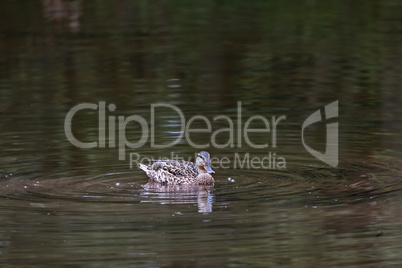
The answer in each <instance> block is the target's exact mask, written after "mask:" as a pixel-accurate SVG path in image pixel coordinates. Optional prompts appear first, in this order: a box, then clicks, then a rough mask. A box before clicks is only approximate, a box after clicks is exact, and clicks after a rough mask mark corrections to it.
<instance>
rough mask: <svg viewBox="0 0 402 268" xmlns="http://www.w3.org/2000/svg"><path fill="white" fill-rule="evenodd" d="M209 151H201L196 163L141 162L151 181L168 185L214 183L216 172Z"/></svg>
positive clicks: (171, 161)
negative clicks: (150, 163)
mask: <svg viewBox="0 0 402 268" xmlns="http://www.w3.org/2000/svg"><path fill="white" fill-rule="evenodd" d="M209 162H210V160H209V154H208V152H205V151H203V152H200V153H199V154H198V157H197V159H196V162H195V163H192V162H188V161H181V160H179V161H175V160H167V161H157V162H155V163H153V164H152V165H146V164H141V163H140V164H139V167H140V168H141V169H142V170H143V171H145V173H146V174H147V175H148V177H149V178H150V181H153V182H158V183H162V184H167V185H175V184H176V185H213V184H214V182H215V180H214V178H213V177H212V176H211V174H213V173H214V171H213V170H212V168H211V166H210V163H209Z"/></svg>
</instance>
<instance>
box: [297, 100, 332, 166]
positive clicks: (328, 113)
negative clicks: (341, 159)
mask: <svg viewBox="0 0 402 268" xmlns="http://www.w3.org/2000/svg"><path fill="white" fill-rule="evenodd" d="M324 114H325V115H324V116H325V119H324V120H329V119H331V118H335V117H338V101H335V102H332V103H330V104H328V105H326V106H325V111H324ZM322 120H323V119H322V117H321V112H320V110H317V111H315V112H314V113H313V114H311V115H310V116H309V117H308V118H307V119H306V120H305V121H304V123H303V126H302V142H303V146H304V148H306V150H307V151H308V152H309V153H310V154H312V155H313V156H314V157H316V158H317V159H319V160H321V161H322V162H324V163H327V164H328V165H330V166H332V167H336V166H338V123H327V140H326V147H325V153H321V152H319V151H316V150H314V149H312V148H311V147H309V146H308V145H307V144H306V143H305V142H304V129H305V128H306V127H308V126H310V125H312V124H314V123H317V122H320V121H322Z"/></svg>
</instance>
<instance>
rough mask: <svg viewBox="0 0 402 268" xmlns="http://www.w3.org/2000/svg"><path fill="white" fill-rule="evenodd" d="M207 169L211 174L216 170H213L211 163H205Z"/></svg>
mask: <svg viewBox="0 0 402 268" xmlns="http://www.w3.org/2000/svg"><path fill="white" fill-rule="evenodd" d="M205 169H206V170H207V172H208V173H210V174H214V173H215V171H213V170H212V168H211V166H210V164H209V163H208V164H206V165H205Z"/></svg>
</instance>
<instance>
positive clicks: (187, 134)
mask: <svg viewBox="0 0 402 268" xmlns="http://www.w3.org/2000/svg"><path fill="white" fill-rule="evenodd" d="M163 109H170V112H171V113H172V112H173V113H176V114H177V116H178V117H179V118H180V125H179V127H180V131H178V132H177V133H178V135H177V137H176V139H175V140H174V141H172V142H170V143H168V144H157V143H156V141H155V137H156V136H158V135H156V134H155V133H158V130H157V128H156V125H155V118H157V117H158V112H159V113H160V114H166V110H165V111H161V110H163ZM85 110H95V111H98V141H91V142H82V141H79V140H78V139H77V138H76V137H75V136H74V135H73V131H72V122H73V119H74V116H75V115H76V114H77V113H78V112H80V113H81V112H84V111H85ZM115 110H116V105H114V104H109V105H108V106H106V103H105V102H103V101H101V102H99V104H94V103H81V104H78V105H76V106H74V107H73V108H71V109H70V111H69V112H68V113H67V115H66V118H65V121H64V130H65V134H66V137H67V139H68V140H69V141H70V143H72V144H73V145H74V146H76V147H79V148H97V147H99V148H105V147H109V148H118V156H119V160H125V159H126V149H127V148H131V149H137V148H140V147H142V146H144V145H145V144H146V143H147V142H148V140H150V142H149V144H150V147H151V148H155V149H161V148H169V147H173V146H174V145H176V144H178V143H179V142H181V141H182V140H183V139H185V140H186V143H187V144H189V145H190V146H191V147H192V148H194V149H195V151H198V150H199V149H207V148H211V147H212V148H217V149H225V148H241V147H242V146H243V145H247V146H248V147H251V148H254V149H264V150H265V152H266V156H263V157H252V156H251V155H250V154H249V153H244V154H239V153H235V154H234V156H233V157H232V158H228V157H222V158H221V159H217V161H215V162H216V163H217V166H218V167H221V168H229V167H230V166H231V167H233V168H237V167H240V168H253V169H256V168H263V169H284V168H286V159H285V157H283V156H280V155H277V153H276V152H275V151H266V150H267V148H273V149H275V148H277V146H278V143H277V137H278V135H279V134H280V129H281V128H283V127H284V126H283V124H282V122H283V121H285V120H286V119H287V118H286V115H280V116H271V118H267V117H264V116H262V115H253V116H251V117H249V118H247V119H244V117H243V115H242V104H241V102H238V103H237V112H236V116H235V117H234V118H231V117H229V116H227V115H218V116H215V117H213V118H212V119H208V118H207V117H205V116H203V115H195V116H192V117H190V118H186V117H185V115H184V113H183V112H182V111H181V110H180V109H179V108H178V107H177V106H174V105H171V104H163V103H162V104H161V103H159V104H151V105H150V122H147V120H145V118H144V117H141V116H139V115H131V116H127V117H125V116H122V115H120V116H116V115H113V114H111V113H112V112H114V111H115ZM324 114H325V116H324V117H322V116H321V113H320V110H317V111H315V112H314V113H313V114H311V115H310V116H309V117H308V118H307V119H306V120H305V121H304V123H303V125H302V129H301V132H302V133H301V134H302V135H301V136H302V144H303V145H304V147H305V148H306V150H307V151H308V152H309V153H311V154H312V155H313V156H314V157H316V158H317V159H319V160H321V161H323V162H325V163H327V164H329V165H331V166H333V167H336V166H337V165H338V123H328V124H327V128H326V129H327V140H326V151H325V153H321V152H319V151H316V150H314V149H312V148H311V147H309V146H308V145H307V144H306V142H305V140H304V130H305V129H306V128H307V127H308V126H310V125H312V124H314V123H317V122H320V121H322V120H324V119H325V120H328V119H331V118H335V117H337V116H338V101H335V102H333V103H330V104H328V105H327V106H325V112H324ZM323 118H324V119H323ZM194 122H197V123H202V124H204V125H205V128H201V129H200V128H194V125H193V123H194ZM216 122H219V126H222V125H226V126H227V127H224V128H220V129H217V130H215V131H212V129H213V128H212V125H213V124H214V123H216ZM255 122H257V123H259V124H260V125H263V126H264V127H261V128H252V127H251V125H253V123H254V124H255ZM128 124H130V125H136V127H137V128H139V129H140V130H141V132H140V133H141V135H140V136H141V137H140V138H139V139H137V142H135V143H133V142H130V141H128V140H127V136H126V128H127V126H128ZM198 125H199V124H198ZM107 129H108V131H106V130H107ZM116 131H117V134H118V135H117V137H116V134H115V133H116ZM251 133H266V135H267V139H266V140H265V142H263V143H261V140H259V143H257V141H253V140H252V137H251V136H250V134H251ZM192 135H209V137H210V140H209V142H208V143H204V144H199V143H196V142H195V139H194V136H193V137H191V136H192ZM217 136H219V137H220V138H219V139H218V138H217ZM222 137H224V138H225V137H226V138H227V139H226V140H225V139H224V138H223V139H222ZM137 138H138V137H137ZM222 140H224V142H222ZM172 153H174V152H172ZM146 159H147V158H146V157H141V156H140V155H139V154H138V153H137V152H136V153H130V167H132V166H133V163H134V164H139V163H143V161H147V160H146ZM148 160H149V159H148ZM151 161H152V160H151ZM230 161H232V162H233V163H232V165H230V164H228V163H230ZM211 162H212V159H211Z"/></svg>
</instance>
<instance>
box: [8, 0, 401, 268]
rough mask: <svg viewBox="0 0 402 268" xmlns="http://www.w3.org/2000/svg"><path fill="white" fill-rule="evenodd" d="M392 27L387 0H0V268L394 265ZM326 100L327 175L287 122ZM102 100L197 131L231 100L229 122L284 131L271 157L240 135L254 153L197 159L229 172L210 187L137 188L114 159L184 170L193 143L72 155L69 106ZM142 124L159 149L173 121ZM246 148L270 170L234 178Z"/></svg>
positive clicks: (81, 124)
mask: <svg viewBox="0 0 402 268" xmlns="http://www.w3.org/2000/svg"><path fill="white" fill-rule="evenodd" d="M401 33H402V3H401V2H400V1H298V2H294V1H275V2H273V1H253V2H244V1H207V2H203V3H195V2H193V1H107V0H103V1H102V0H99V1H73V0H71V1H63V0H43V1H17V0H15V1H12V0H10V1H2V2H1V3H0V129H1V139H0V144H1V153H0V154H1V157H0V172H1V173H0V176H1V178H0V227H1V228H0V265H1V266H7V265H16V266H19V267H24V266H31V265H37V266H44V267H45V266H49V267H50V266H51V267H53V266H55V265H65V266H72V267H82V266H89V267H105V266H106V267H107V266H124V267H131V266H132V267H138V266H154V267H166V266H167V267H169V266H170V267H180V266H188V267H205V266H206V265H212V264H214V265H219V266H238V267H244V266H265V267H267V266H273V267H278V266H285V267H301V266H304V267H319V266H323V265H332V266H352V267H357V266H364V267H385V266H390V267H391V266H394V267H398V266H400V265H401V264H402V261H401V260H402V258H401V254H400V252H402V251H401V250H402V243H401V239H402V231H401V230H402V225H401V221H400V216H401V215H400V211H401V205H402V191H401V189H402V188H401V183H400V178H401V174H402V172H401V168H400V166H401V161H400V156H401V151H402V142H401V139H400V137H401V132H402V124H401V116H402V105H401V104H402V97H401V94H400V92H401V89H402V88H401V84H402V61H401V59H402V49H401V48H402V38H401V36H402V35H401ZM337 100H338V102H339V117H338V118H337V119H336V120H333V122H335V121H337V122H339V152H340V154H339V165H338V166H337V167H336V168H333V167H331V166H329V165H327V164H325V163H322V162H321V161H319V160H317V159H315V158H314V157H313V156H312V155H310V154H309V153H308V152H307V151H306V149H305V148H304V147H303V145H302V142H301V125H302V124H303V122H304V120H305V119H306V118H307V117H308V116H309V115H310V114H312V113H313V112H314V111H316V110H317V109H320V108H322V107H324V106H325V105H327V104H329V103H331V102H334V101H337ZM100 102H105V103H106V105H109V104H114V105H115V106H116V109H115V111H107V113H106V115H107V120H108V119H109V118H110V116H115V118H118V116H124V117H125V118H127V117H128V116H131V115H139V116H141V117H143V118H144V119H145V120H146V121H147V122H148V124H150V120H151V114H150V111H151V108H150V107H151V104H157V103H159V104H160V103H166V104H171V105H175V106H177V107H178V108H179V109H180V110H181V111H182V112H183V114H184V116H185V119H186V122H188V120H189V119H190V118H191V117H192V116H194V115H203V116H205V117H206V118H208V120H210V121H211V122H212V130H213V131H215V130H218V129H221V128H226V127H228V124H227V123H225V122H224V121H215V122H214V121H213V118H214V117H215V116H219V115H226V116H229V117H230V118H233V121H234V122H236V120H237V119H236V118H237V105H238V102H241V106H242V116H241V119H242V120H243V124H244V123H245V121H246V120H247V119H248V118H250V117H251V116H254V115H261V116H264V117H266V118H268V119H271V117H272V116H276V118H278V117H279V116H281V115H285V116H286V120H284V121H281V123H280V124H279V127H278V133H277V146H276V148H274V147H273V146H272V145H273V144H272V133H269V134H266V133H257V134H252V135H250V136H251V139H252V141H253V142H254V143H256V144H264V143H268V144H269V147H268V148H266V149H255V148H252V147H250V146H247V144H246V142H245V140H244V139H242V145H241V146H240V145H239V144H238V142H237V140H236V142H235V144H234V146H233V147H225V148H215V147H213V146H211V147H210V148H208V151H209V152H210V153H211V156H212V157H216V158H218V159H222V158H224V157H227V158H228V159H229V160H230V164H229V167H228V168H223V167H220V166H219V165H216V166H214V169H215V172H216V174H215V175H214V177H215V179H216V184H215V186H214V187H213V189H207V190H206V189H198V188H197V189H174V188H171V187H164V186H158V185H147V186H146V187H145V188H144V187H143V185H144V184H146V182H147V177H146V175H145V174H144V173H143V172H141V171H140V170H139V169H138V168H137V167H136V165H135V164H134V165H133V167H132V168H130V162H129V154H130V153H136V154H138V155H139V156H141V157H144V158H145V157H148V158H151V157H152V158H160V157H170V156H171V154H172V153H173V154H174V155H178V156H180V157H183V158H186V159H187V158H188V157H192V160H194V159H193V157H194V153H196V152H198V151H199V150H200V149H197V148H193V146H191V144H190V143H189V142H188V140H186V139H182V140H181V141H180V142H179V143H178V144H176V145H175V146H173V147H169V148H162V149H158V148H154V147H153V146H151V141H150V138H149V139H148V140H147V142H146V143H145V144H144V145H143V146H141V147H139V148H136V149H131V148H127V150H126V153H125V156H126V159H125V160H119V159H118V156H119V154H118V149H117V148H116V146H117V145H116V146H111V147H110V146H109V143H108V137H109V135H108V134H109V132H108V130H109V128H107V135H106V137H105V138H106V147H105V148H90V149H81V148H77V147H75V146H74V145H72V144H71V142H70V141H69V140H68V139H67V137H66V135H65V131H64V123H65V117H66V115H67V113H68V111H69V110H70V109H71V108H73V107H74V106H75V105H77V104H80V103H93V104H99V103H100ZM107 123H108V122H107ZM154 123H155V124H154V126H155V128H156V129H157V131H156V133H155V142H156V143H157V144H168V143H170V142H172V141H174V140H175V139H176V138H177V137H178V135H179V134H180V125H181V123H180V118H179V117H178V116H177V113H176V112H174V111H173V110H169V109H162V108H160V109H159V110H157V113H156V116H155V122H154ZM193 126H194V128H196V127H199V128H204V127H205V124H203V123H202V122H201V121H195V122H194V124H193ZM252 126H253V125H252ZM107 127H109V125H108V124H107ZM235 127H237V125H235ZM253 127H261V125H258V124H256V125H255V126H253ZM72 129H73V133H74V135H75V136H76V137H77V139H79V140H81V141H83V142H92V141H98V142H99V141H100V140H99V137H98V136H99V132H98V131H99V130H98V111H89V110H87V111H80V112H79V113H77V115H76V116H75V117H74V120H73V124H72ZM306 131H307V130H306ZM325 134H326V130H325V124H324V123H318V124H316V125H315V126H312V127H310V128H309V130H308V131H307V132H306V143H308V144H309V146H311V147H312V148H314V149H316V150H319V151H321V152H323V151H324V150H325V142H326V140H325ZM115 135H116V137H117V135H118V132H117V130H116V132H115ZM125 135H126V137H127V139H128V140H129V141H131V142H132V143H135V142H136V141H138V140H139V139H140V138H141V135H143V131H142V130H141V128H139V125H138V124H134V123H132V124H129V125H128V126H127V129H126V131H125ZM217 138H218V141H219V143H220V144H224V143H226V142H227V140H228V137H227V135H226V136H225V135H223V134H222V135H218V136H217ZM236 138H237V137H236ZM116 139H117V138H116ZM191 140H192V141H193V142H195V143H197V144H203V143H208V142H210V141H211V134H208V133H206V134H200V133H194V134H191ZM246 153H249V154H250V156H251V157H259V158H262V157H266V156H268V154H269V153H271V154H273V153H275V154H276V156H277V157H283V158H284V159H285V160H286V169H273V168H270V169H261V168H247V167H243V168H240V167H239V166H236V167H235V166H234V165H233V163H235V160H236V159H235V155H236V154H238V155H240V156H244V155H245V154H246Z"/></svg>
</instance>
